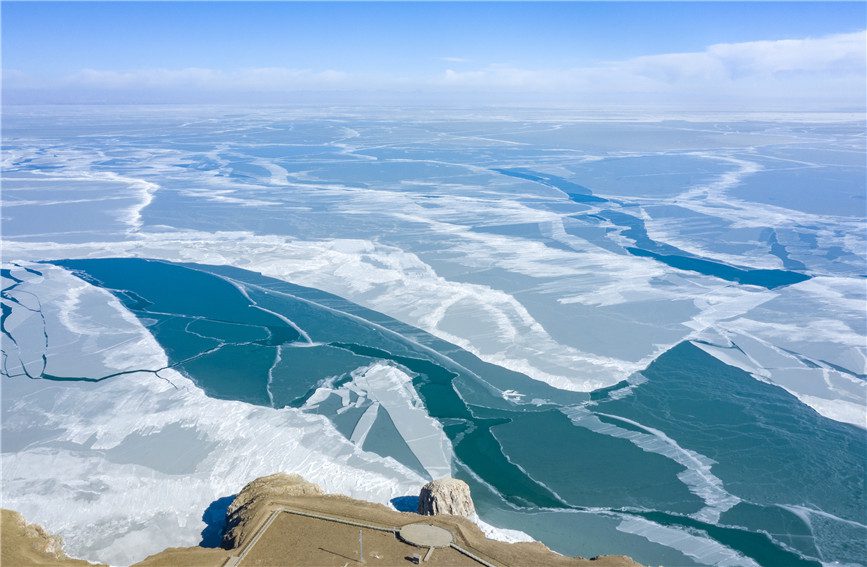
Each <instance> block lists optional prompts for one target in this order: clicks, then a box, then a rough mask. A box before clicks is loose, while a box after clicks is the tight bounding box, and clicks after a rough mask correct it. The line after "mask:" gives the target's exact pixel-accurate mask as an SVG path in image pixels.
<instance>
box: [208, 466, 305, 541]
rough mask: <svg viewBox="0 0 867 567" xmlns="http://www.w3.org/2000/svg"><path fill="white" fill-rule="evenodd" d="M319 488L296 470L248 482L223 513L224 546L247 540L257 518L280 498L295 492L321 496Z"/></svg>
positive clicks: (251, 533)
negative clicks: (224, 517)
mask: <svg viewBox="0 0 867 567" xmlns="http://www.w3.org/2000/svg"><path fill="white" fill-rule="evenodd" d="M320 495H322V490H320V488H319V487H318V486H316V485H315V484H313V483H312V482H307V481H306V480H304V479H303V478H301V477H300V476H299V475H297V474H285V473H277V474H272V475H270V476H263V477H262V478H257V479H256V480H254V481H252V482H250V483H248V484H247V486H245V487H244V488H242V489H241V492H239V493H238V496H236V497H235V499H234V500H232V503H231V504H230V505H229V509H228V510H227V514H226V531H225V533H224V534H223V547H224V548H225V549H234V548H237V547H240V546H242V545H243V544H244V543H246V539H247V538H249V537H252V535H253V533H254V532H255V530H256V528H257V527H258V526H254V525H252V524H253V523H255V522H256V521H257V520H260V521H261V520H262V519H263V518H265V517H267V515H268V514H267V513H264V512H265V511H266V510H265V509H266V508H268V507H274V506H276V505H279V503H280V501H281V500H284V499H286V498H292V497H296V496H320Z"/></svg>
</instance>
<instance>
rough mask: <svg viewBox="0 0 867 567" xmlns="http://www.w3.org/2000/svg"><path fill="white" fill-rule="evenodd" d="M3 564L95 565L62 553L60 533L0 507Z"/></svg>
mask: <svg viewBox="0 0 867 567" xmlns="http://www.w3.org/2000/svg"><path fill="white" fill-rule="evenodd" d="M0 541H2V545H0V564H2V565H3V566H4V567H5V566H6V565H9V566H10V567H12V566H16V565H22V566H23V565H33V566H46V567H47V566H49V565H50V566H52V567H94V565H93V564H92V563H88V562H87V561H81V560H79V559H71V558H69V557H67V556H66V554H65V553H63V542H62V541H61V539H60V537H59V536H56V535H51V534H49V533H48V532H46V531H45V530H44V529H42V527H41V526H38V525H36V524H28V523H27V522H25V521H24V518H22V517H21V514H19V513H18V512H13V511H12V510H0Z"/></svg>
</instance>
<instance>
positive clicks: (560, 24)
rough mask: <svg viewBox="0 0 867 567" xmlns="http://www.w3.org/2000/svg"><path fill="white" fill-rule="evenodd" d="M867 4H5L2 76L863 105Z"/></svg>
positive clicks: (16, 91)
mask: <svg viewBox="0 0 867 567" xmlns="http://www.w3.org/2000/svg"><path fill="white" fill-rule="evenodd" d="M865 10H867V8H865V4H864V3H860V2H858V3H856V2H852V3H843V2H839V3H833V2H821V3H806V2H802V3H782V2H773V3H758V2H752V3H734V2H719V3H708V2H704V3H674V2H673V3H614V2H595V3H544V4H543V3H476V4H464V3H373V4H370V3H275V2H269V3H252V2H244V3H230V2H223V3H215V2H208V3H205V2H192V3H169V2H158V3H133V2H116V3H83V2H66V3H39V2H26V3H11V2H3V4H2V32H3V33H2V47H3V52H2V66H3V73H4V83H3V87H4V94H5V95H6V100H7V101H11V102H27V101H34V102H41V101H46V100H47V101H50V102H76V101H79V100H90V99H93V100H98V101H103V102H125V101H130V102H135V101H137V100H140V101H151V102H154V101H166V102H172V101H173V100H182V101H186V102H196V101H203V102H207V101H223V100H226V101H228V100H234V99H243V100H251V101H258V100H261V101H263V102H279V101H281V100H286V101H290V100H292V99H294V98H298V97H299V96H300V95H299V94H298V93H302V92H303V93H310V92H328V93H344V94H346V93H356V94H358V93H365V95H366V96H365V100H367V99H375V98H377V96H382V97H383V98H385V99H389V100H392V99H393V100H396V101H398V100H399V99H401V98H407V99H409V98H413V99H418V98H419V97H421V98H422V99H424V98H430V99H431V100H442V101H449V102H462V101H467V102H478V101H485V100H491V101H494V102H510V101H511V102H515V103H519V104H520V103H527V104H532V103H533V102H535V101H539V102H552V103H559V104H573V103H574V104H577V103H581V104H585V105H593V104H602V103H604V102H606V101H616V102H617V103H620V104H630V103H635V104H645V103H646V104H652V103H654V102H656V103H661V102H662V101H669V102H671V101H672V96H674V97H675V99H677V98H678V97H680V98H683V100H684V103H687V102H688V103H690V104H695V105H698V106H701V105H702V104H705V105H708V106H719V105H720V104H725V101H728V103H729V104H731V105H733V106H738V105H740V106H744V105H750V104H753V103H755V104H762V103H763V104H768V105H773V104H778V103H777V102H774V101H775V100H777V99H780V98H782V99H786V100H784V101H783V102H791V103H792V105H794V106H798V105H801V106H816V107H820V106H821V107H834V106H837V107H852V106H853V105H854V106H858V105H861V106H863V98H864V94H863V88H861V89H860V90H861V92H856V91H857V90H858V88H859V86H863V85H864V82H865V69H864V67H865V63H864V56H863V53H862V54H861V55H860V56H859V54H858V53H857V51H859V49H858V48H859V45H860V51H861V52H863V51H864V50H865V49H867V46H865V45H864V40H863V31H864V29H865V27H867V12H865ZM859 34H860V35H859ZM781 40H782V41H781ZM859 42H860V43H859ZM720 46H722V47H720ZM817 54H819V55H818V56H817ZM799 62H800V63H799ZM293 93H294V95H293ZM376 93H378V94H376ZM675 101H676V100H675Z"/></svg>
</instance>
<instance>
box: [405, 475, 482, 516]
mask: <svg viewBox="0 0 867 567" xmlns="http://www.w3.org/2000/svg"><path fill="white" fill-rule="evenodd" d="M418 513H419V514H423V515H425V516H435V515H437V514H451V515H452V516H463V517H465V518H470V517H472V516H474V515H475V513H476V507H475V506H474V505H473V499H472V497H471V496H470V487H469V486H468V485H467V483H466V482H464V481H462V480H458V479H456V478H450V477H445V478H441V479H438V480H432V481H430V482H429V483H427V484H425V485H424V486H423V487H422V489H421V493H420V494H419V495H418Z"/></svg>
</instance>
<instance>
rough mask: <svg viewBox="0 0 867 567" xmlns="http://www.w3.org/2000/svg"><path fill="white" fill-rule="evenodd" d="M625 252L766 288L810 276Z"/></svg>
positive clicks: (706, 274) (793, 282)
mask: <svg viewBox="0 0 867 567" xmlns="http://www.w3.org/2000/svg"><path fill="white" fill-rule="evenodd" d="M626 251H627V252H629V253H630V254H632V255H633V256H641V257H645V258H653V259H654V260H656V261H658V262H661V263H663V264H666V265H667V266H671V267H672V268H677V269H678V270H686V271H689V272H697V273H699V274H702V275H705V276H714V277H717V278H720V279H723V280H726V281H730V282H737V283H741V284H744V285H756V286H760V287H764V288H767V289H775V288H778V287H783V286H787V285H792V284H796V283H799V282H803V281H806V280H808V279H810V276H807V275H805V274H799V273H797V272H790V271H786V270H764V269H748V268H737V267H734V266H730V265H728V264H722V263H720V262H714V261H712V260H705V259H703V258H694V257H689V256H679V255H664V254H657V253H655V252H650V251H647V250H642V249H641V248H632V247H628V248H627V249H626Z"/></svg>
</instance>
